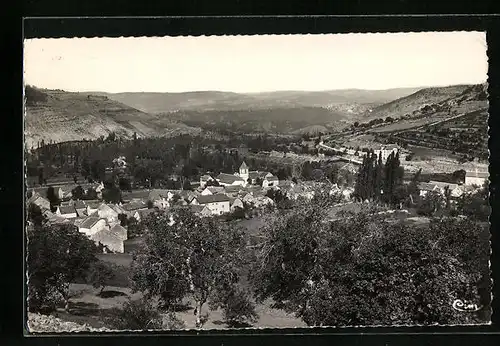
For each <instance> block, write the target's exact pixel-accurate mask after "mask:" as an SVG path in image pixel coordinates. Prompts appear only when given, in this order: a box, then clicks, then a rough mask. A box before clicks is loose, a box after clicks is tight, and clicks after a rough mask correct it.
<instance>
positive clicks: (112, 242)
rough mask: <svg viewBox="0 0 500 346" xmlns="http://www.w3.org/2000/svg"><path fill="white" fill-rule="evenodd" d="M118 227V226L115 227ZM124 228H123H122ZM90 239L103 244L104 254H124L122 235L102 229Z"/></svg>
mask: <svg viewBox="0 0 500 346" xmlns="http://www.w3.org/2000/svg"><path fill="white" fill-rule="evenodd" d="M115 227H116V226H115ZM119 227H121V226H119ZM122 228H123V227H122ZM90 238H91V239H92V240H93V241H94V242H95V243H96V244H98V245H99V244H101V245H102V246H103V252H104V253H108V252H111V253H123V252H124V244H123V241H124V240H125V239H123V236H122V233H121V232H114V231H111V230H110V229H102V230H100V231H98V232H97V233H94V234H92V235H91V236H90Z"/></svg>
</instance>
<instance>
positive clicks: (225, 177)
mask: <svg viewBox="0 0 500 346" xmlns="http://www.w3.org/2000/svg"><path fill="white" fill-rule="evenodd" d="M217 180H219V181H220V182H222V183H225V184H232V183H234V182H236V181H244V180H243V178H241V177H237V176H235V175H232V174H227V173H221V174H219V175H218V176H217Z"/></svg>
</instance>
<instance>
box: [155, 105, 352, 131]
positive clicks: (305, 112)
mask: <svg viewBox="0 0 500 346" xmlns="http://www.w3.org/2000/svg"><path fill="white" fill-rule="evenodd" d="M163 116H164V117H166V118H168V119H173V120H175V121H177V122H182V123H185V124H187V125H189V126H194V127H201V128H203V129H205V130H229V131H233V132H240V133H256V132H260V133H262V132H264V133H278V134H291V133H302V132H304V131H306V132H308V128H314V127H316V129H317V128H318V126H319V127H321V128H322V129H323V130H325V131H327V130H332V129H338V128H341V127H344V126H346V125H345V124H346V123H347V122H348V119H349V115H348V114H345V113H340V112H335V111H330V110H328V109H326V108H320V107H300V108H284V107H283V108H271V109H250V110H228V111H222V110H217V111H213V110H212V111H179V112H175V113H169V114H164V115H163Z"/></svg>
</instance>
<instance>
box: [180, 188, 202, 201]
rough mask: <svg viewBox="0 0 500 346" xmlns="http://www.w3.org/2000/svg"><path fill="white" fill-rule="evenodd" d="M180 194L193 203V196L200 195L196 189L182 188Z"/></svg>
mask: <svg viewBox="0 0 500 346" xmlns="http://www.w3.org/2000/svg"><path fill="white" fill-rule="evenodd" d="M179 196H180V197H181V198H182V199H183V200H184V201H186V202H187V203H191V201H192V200H193V198H195V197H196V196H198V193H195V192H194V191H190V190H182V191H180V192H179Z"/></svg>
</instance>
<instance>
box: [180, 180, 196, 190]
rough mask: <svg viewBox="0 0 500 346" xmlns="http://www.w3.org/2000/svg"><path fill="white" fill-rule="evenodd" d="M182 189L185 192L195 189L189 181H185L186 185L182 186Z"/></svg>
mask: <svg viewBox="0 0 500 346" xmlns="http://www.w3.org/2000/svg"><path fill="white" fill-rule="evenodd" d="M182 189H183V190H193V188H192V187H191V182H190V181H189V179H186V180H184V184H182Z"/></svg>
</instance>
